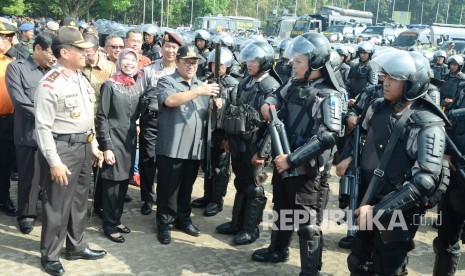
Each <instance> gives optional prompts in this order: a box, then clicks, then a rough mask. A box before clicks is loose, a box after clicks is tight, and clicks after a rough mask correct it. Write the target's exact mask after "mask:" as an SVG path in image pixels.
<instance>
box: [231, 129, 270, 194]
mask: <svg viewBox="0 0 465 276" xmlns="http://www.w3.org/2000/svg"><path fill="white" fill-rule="evenodd" d="M228 142H229V150H230V152H231V165H232V170H233V172H234V175H235V178H234V186H235V187H236V190H239V191H241V192H244V190H245V189H246V188H247V186H248V185H250V184H258V183H256V177H257V176H258V175H260V174H265V172H264V169H263V167H261V166H254V165H252V157H253V155H254V154H255V153H256V152H257V150H258V147H257V146H256V145H255V144H254V143H249V142H246V141H243V140H241V139H240V138H239V137H237V136H233V135H231V136H230V137H228Z"/></svg>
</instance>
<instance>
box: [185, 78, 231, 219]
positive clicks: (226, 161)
mask: <svg viewBox="0 0 465 276" xmlns="http://www.w3.org/2000/svg"><path fill="white" fill-rule="evenodd" d="M238 84H239V82H238V81H237V80H236V79H235V78H233V77H231V76H229V75H226V76H223V77H222V78H221V79H220V89H221V93H220V97H221V99H222V100H223V103H224V104H223V108H222V109H221V110H219V111H217V118H213V119H212V134H211V144H212V146H211V157H210V158H211V160H210V164H211V173H212V174H211V175H206V176H205V180H204V196H203V198H202V199H201V201H202V203H201V204H197V205H198V206H195V204H194V202H195V201H193V203H192V206H193V207H204V206H205V207H206V208H205V211H204V215H205V216H214V215H216V214H217V213H218V212H221V211H222V210H223V197H224V196H225V195H226V190H227V188H228V183H229V177H230V175H231V173H230V168H229V167H230V163H231V161H230V160H231V157H230V153H229V152H225V150H224V149H223V147H222V143H223V141H224V140H225V139H227V136H226V133H225V131H224V129H223V118H224V111H225V109H226V108H227V106H228V105H229V104H230V103H231V99H232V98H234V97H235V95H236V94H237V85H238ZM207 165H208V162H207V164H206V166H207ZM204 171H206V169H205V170H204ZM199 200H200V199H199Z"/></svg>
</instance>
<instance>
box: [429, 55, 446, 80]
mask: <svg viewBox="0 0 465 276" xmlns="http://www.w3.org/2000/svg"><path fill="white" fill-rule="evenodd" d="M446 58H447V53H446V51H444V50H438V51H436V52H434V57H433V61H434V63H433V64H432V65H431V69H433V73H434V78H435V79H438V80H442V79H444V76H445V75H447V74H448V73H449V68H448V66H447V64H446V63H445V62H446Z"/></svg>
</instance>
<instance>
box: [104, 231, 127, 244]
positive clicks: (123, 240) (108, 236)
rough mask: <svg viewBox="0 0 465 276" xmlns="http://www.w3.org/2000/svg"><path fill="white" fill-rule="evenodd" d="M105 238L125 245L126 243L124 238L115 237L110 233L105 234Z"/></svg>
mask: <svg viewBox="0 0 465 276" xmlns="http://www.w3.org/2000/svg"><path fill="white" fill-rule="evenodd" d="M105 236H107V238H108V239H109V240H110V241H112V242H117V243H123V242H125V241H126V240H125V239H124V237H123V236H119V237H113V236H112V235H111V234H108V233H105Z"/></svg>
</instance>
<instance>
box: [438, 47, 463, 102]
mask: <svg viewBox="0 0 465 276" xmlns="http://www.w3.org/2000/svg"><path fill="white" fill-rule="evenodd" d="M447 63H448V68H449V73H447V74H446V75H445V76H444V84H443V85H442V86H441V89H440V90H439V91H440V92H441V106H442V107H445V108H447V107H448V106H449V105H450V103H452V102H453V100H454V98H455V95H456V94H457V93H458V85H459V83H460V82H462V81H465V74H464V73H462V72H460V71H461V70H462V68H463V63H464V62H463V57H462V56H460V55H453V56H450V57H449V59H448V60H447Z"/></svg>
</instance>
